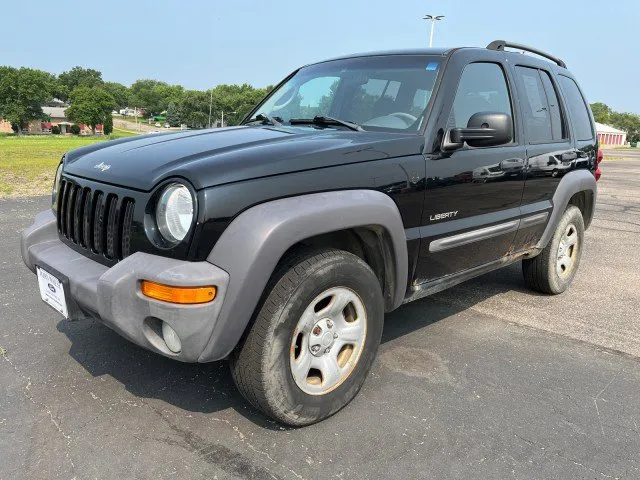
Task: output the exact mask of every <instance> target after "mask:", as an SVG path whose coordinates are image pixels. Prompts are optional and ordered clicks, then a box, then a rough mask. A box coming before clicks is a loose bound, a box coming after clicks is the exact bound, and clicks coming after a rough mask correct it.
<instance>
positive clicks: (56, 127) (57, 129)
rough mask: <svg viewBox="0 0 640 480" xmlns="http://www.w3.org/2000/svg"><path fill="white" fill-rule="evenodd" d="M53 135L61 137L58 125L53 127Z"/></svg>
mask: <svg viewBox="0 0 640 480" xmlns="http://www.w3.org/2000/svg"><path fill="white" fill-rule="evenodd" d="M51 133H52V134H54V135H60V127H59V126H58V125H54V126H53V127H51Z"/></svg>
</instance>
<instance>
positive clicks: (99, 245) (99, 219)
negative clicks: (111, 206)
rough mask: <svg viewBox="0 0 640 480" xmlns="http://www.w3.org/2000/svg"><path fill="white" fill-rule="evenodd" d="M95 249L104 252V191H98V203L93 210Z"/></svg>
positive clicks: (97, 251)
mask: <svg viewBox="0 0 640 480" xmlns="http://www.w3.org/2000/svg"><path fill="white" fill-rule="evenodd" d="M93 212H94V213H93V251H94V252H96V253H100V254H101V253H102V251H103V247H104V244H103V241H102V225H103V223H104V193H102V192H98V193H97V195H96V205H95V207H94V210H93Z"/></svg>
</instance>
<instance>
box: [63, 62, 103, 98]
mask: <svg viewBox="0 0 640 480" xmlns="http://www.w3.org/2000/svg"><path fill="white" fill-rule="evenodd" d="M58 83H59V84H60V85H61V86H62V87H63V88H61V89H60V95H61V96H64V97H65V98H62V97H61V100H67V99H68V96H69V94H70V93H71V92H73V90H74V89H75V88H76V87H89V88H91V87H97V86H99V85H102V84H103V83H104V82H103V81H102V73H101V72H99V71H98V70H94V69H92V68H82V67H73V68H72V69H71V70H69V71H68V72H62V73H61V74H60V75H58Z"/></svg>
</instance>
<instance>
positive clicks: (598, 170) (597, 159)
mask: <svg viewBox="0 0 640 480" xmlns="http://www.w3.org/2000/svg"><path fill="white" fill-rule="evenodd" d="M603 158H604V154H603V153H602V150H600V149H598V155H597V156H596V173H595V174H594V175H595V177H596V182H597V181H598V180H600V176H601V175H602V172H601V171H600V162H602V159H603Z"/></svg>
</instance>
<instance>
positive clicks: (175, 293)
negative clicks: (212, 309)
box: [140, 280, 216, 305]
mask: <svg viewBox="0 0 640 480" xmlns="http://www.w3.org/2000/svg"><path fill="white" fill-rule="evenodd" d="M140 290H141V291H142V294H143V295H144V296H146V297H149V298H155V299H156V300H162V301H163V302H170V303H180V304H187V305H190V304H196V303H207V302H210V301H212V300H213V299H214V298H216V287H213V286H210V287H172V286H170V285H162V284H161V283H155V282H150V281H148V280H143V281H142V284H141V285H140Z"/></svg>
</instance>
